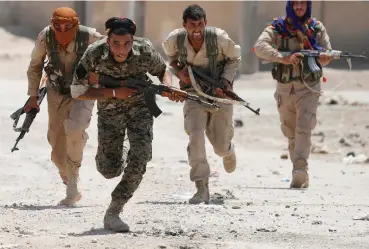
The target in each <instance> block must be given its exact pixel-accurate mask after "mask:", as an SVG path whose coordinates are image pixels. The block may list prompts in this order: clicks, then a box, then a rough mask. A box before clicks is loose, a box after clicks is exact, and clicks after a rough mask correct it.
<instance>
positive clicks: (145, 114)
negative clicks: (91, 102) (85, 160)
mask: <svg viewBox="0 0 369 249" xmlns="http://www.w3.org/2000/svg"><path fill="white" fill-rule="evenodd" d="M105 28H106V30H107V32H108V38H107V39H106V40H102V41H99V42H96V43H95V44H93V45H91V46H90V47H89V48H88V49H87V51H86V53H85V54H84V56H83V57H82V59H81V61H80V64H79V65H78V66H77V69H76V72H75V76H74V80H73V85H72V88H71V89H72V96H73V97H74V98H77V99H98V101H97V107H98V143H99V144H98V149H97V155H96V165H97V169H98V171H99V172H100V173H101V174H102V175H103V176H104V177H105V178H107V179H110V178H113V177H117V176H119V175H121V173H122V172H123V170H124V174H123V177H122V180H121V181H120V182H119V184H118V185H117V186H116V188H115V189H114V191H113V192H112V194H111V196H112V201H111V203H110V206H109V207H108V209H107V211H106V214H105V217H104V227H105V228H106V229H110V230H113V231H116V232H127V231H129V227H128V225H127V224H125V223H124V222H123V221H122V220H121V219H120V218H119V213H120V212H122V209H123V206H124V205H125V204H126V203H127V202H128V200H129V199H130V198H131V197H132V196H133V193H134V192H135V191H136V189H137V188H138V186H139V184H140V182H141V181H142V178H143V175H144V174H145V172H146V164H147V163H148V162H149V161H150V160H151V158H152V140H153V116H152V114H151V113H150V111H149V109H148V108H147V106H146V104H145V100H144V96H143V94H142V93H138V94H137V93H136V94H135V96H132V97H130V95H132V94H133V93H135V91H134V90H130V89H128V88H125V87H120V88H114V89H112V88H104V87H103V86H102V85H104V84H102V82H99V80H100V79H101V78H99V77H98V76H99V74H104V75H107V76H110V80H112V81H117V82H118V84H119V82H123V85H124V79H125V78H127V77H133V78H136V79H141V80H146V79H148V76H147V75H146V73H150V74H151V75H153V76H157V77H158V78H159V80H160V81H161V82H163V83H165V84H166V85H171V82H170V77H168V76H169V75H168V74H167V72H166V64H165V61H164V59H163V58H162V57H161V56H160V54H159V53H158V52H157V51H156V50H155V48H154V47H153V45H152V43H151V42H150V41H149V40H148V39H145V38H140V37H136V36H134V34H135V32H136V26H135V24H134V23H133V22H132V20H130V19H127V18H117V17H113V18H110V19H109V20H107V21H106V23H105ZM86 79H88V83H87V82H86ZM99 83H101V84H99ZM95 84H99V85H95ZM91 85H95V86H94V87H92V86H91ZM167 97H169V98H170V99H171V100H176V101H178V100H180V101H183V99H179V97H178V96H167ZM126 130H127V135H128V139H129V144H130V150H129V152H128V158H127V166H126V167H125V168H124V164H125V157H127V155H126V153H125V152H124V151H123V142H124V136H125V134H126Z"/></svg>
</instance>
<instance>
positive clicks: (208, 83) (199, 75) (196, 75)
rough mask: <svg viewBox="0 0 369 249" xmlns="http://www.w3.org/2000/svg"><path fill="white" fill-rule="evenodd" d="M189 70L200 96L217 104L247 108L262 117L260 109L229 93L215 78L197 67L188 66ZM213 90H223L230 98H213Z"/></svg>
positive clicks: (231, 91) (194, 86) (231, 92)
mask: <svg viewBox="0 0 369 249" xmlns="http://www.w3.org/2000/svg"><path fill="white" fill-rule="evenodd" d="M187 68H188V74H189V76H190V79H191V84H192V86H193V88H194V89H195V91H196V92H197V93H198V94H199V95H201V96H203V97H205V98H208V99H211V100H214V101H215V102H220V103H224V104H231V105H234V104H238V105H243V106H244V107H246V108H247V109H249V110H250V111H252V112H253V113H255V114H256V115H260V108H258V109H256V110H255V109H253V108H251V107H250V104H249V103H248V102H246V101H245V100H243V99H242V98H241V97H240V96H238V95H237V94H236V93H235V92H234V91H233V90H230V91H229V90H228V89H227V86H226V85H225V84H223V83H222V82H220V81H217V80H214V79H213V78H211V77H210V76H208V75H207V74H205V73H203V72H202V71H201V70H199V69H197V68H196V67H191V66H187ZM196 79H197V80H199V81H200V83H201V85H202V86H204V87H205V88H206V89H207V90H206V93H204V91H203V90H202V87H201V86H200V85H199V84H198V83H197V81H196ZM213 88H220V89H222V91H223V92H224V93H225V95H226V96H227V97H228V98H218V97H214V96H211V95H210V94H211V91H212V89H213Z"/></svg>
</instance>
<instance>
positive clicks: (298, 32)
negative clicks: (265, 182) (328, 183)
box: [254, 1, 331, 188]
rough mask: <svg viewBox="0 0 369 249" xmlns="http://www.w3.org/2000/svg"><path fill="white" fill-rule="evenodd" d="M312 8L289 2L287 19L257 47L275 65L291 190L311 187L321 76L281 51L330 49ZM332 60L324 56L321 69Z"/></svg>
mask: <svg viewBox="0 0 369 249" xmlns="http://www.w3.org/2000/svg"><path fill="white" fill-rule="evenodd" d="M311 6H312V2H311V1H287V6H286V11H287V15H286V17H280V18H275V19H274V20H273V22H272V23H271V24H270V25H268V26H267V27H266V28H265V29H264V31H263V32H262V34H261V35H260V37H259V39H258V40H257V41H256V44H255V47H254V49H255V53H256V55H257V56H258V57H260V58H261V59H264V60H267V61H271V62H273V63H274V68H273V71H272V74H273V78H274V79H275V80H276V81H277V82H278V84H277V89H276V92H275V95H274V97H275V99H276V102H277V107H278V112H279V116H280V122H281V130H282V133H283V134H284V136H285V137H287V138H288V144H289V145H288V148H289V154H290V159H291V161H292V163H293V170H292V177H293V179H292V182H291V185H290V187H291V188H308V187H309V175H308V161H307V160H308V157H309V154H310V148H311V131H312V130H313V129H314V128H315V126H316V123H317V119H316V112H317V107H318V101H319V95H320V94H319V91H320V87H321V86H320V78H321V76H322V75H321V74H320V75H314V74H313V73H311V72H309V71H308V74H307V75H306V71H303V70H302V67H301V65H300V61H301V57H302V55H301V54H300V53H293V54H291V55H288V56H282V54H281V53H280V51H299V50H301V49H311V50H320V49H331V44H330V41H329V36H328V34H327V31H326V29H325V27H324V26H323V23H321V22H319V21H317V20H315V19H313V18H311ZM330 61H331V58H330V57H329V56H327V55H325V54H322V55H321V56H320V58H319V59H318V60H317V62H318V64H320V68H321V66H325V65H327V64H328V63H329V62H330ZM305 66H307V65H305ZM321 73H322V71H321Z"/></svg>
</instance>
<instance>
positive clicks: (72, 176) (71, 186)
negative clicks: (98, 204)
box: [59, 167, 82, 206]
mask: <svg viewBox="0 0 369 249" xmlns="http://www.w3.org/2000/svg"><path fill="white" fill-rule="evenodd" d="M78 177H79V168H77V169H72V168H71V167H68V180H67V191H66V192H67V197H66V198H65V199H63V200H61V201H60V202H59V205H65V206H73V205H74V204H75V203H76V202H78V201H79V200H81V198H82V195H81V193H80V191H79V189H78Z"/></svg>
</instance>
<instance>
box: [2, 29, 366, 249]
mask: <svg viewBox="0 0 369 249" xmlns="http://www.w3.org/2000/svg"><path fill="white" fill-rule="evenodd" d="M32 46H33V41H30V40H27V39H23V38H19V37H14V36H12V35H11V34H8V33H7V32H5V31H4V30H2V29H0V47H1V51H0V63H1V66H0V87H1V88H0V89H1V91H0V98H1V108H0V118H1V119H0V120H1V129H0V134H1V140H0V146H1V147H0V149H1V155H0V158H1V163H0V165H1V171H2V173H1V174H0V217H1V219H0V248H1V249H4V248H22V249H23V248H40V249H46V248H54V249H57V248H80V249H82V248H101V249H108V248H109V249H111V248H129V249H133V248H134V249H136V248H140V249H149V248H150V249H151V248H168V249H169V248H180V249H195V248H201V249H210V248H211V249H215V248H217V249H218V248H219V249H241V248H245V249H246V248H272V249H274V248H294V249H295V248H334V249H337V248H347V249H351V248H363V249H364V248H369V223H368V222H369V221H368V220H369V219H366V220H365V219H364V218H365V217H364V216H365V215H368V214H369V194H368V189H369V181H368V167H369V164H368V163H365V162H363V161H365V160H366V156H369V151H368V142H369V115H368V112H369V108H368V104H369V99H368V97H367V96H368V93H369V92H368V91H369V85H368V84H367V78H368V77H369V70H368V71H352V72H347V71H336V70H332V69H327V70H326V71H325V72H326V75H325V76H326V77H327V78H328V82H327V83H326V84H324V86H323V89H324V90H325V91H326V95H324V96H323V97H322V100H321V105H320V106H319V111H318V119H319V123H318V125H317V128H316V129H315V130H314V136H313V144H314V146H313V153H312V154H311V160H310V178H311V187H310V188H309V189H308V190H290V189H289V184H290V180H291V168H292V167H291V164H290V162H289V160H286V159H281V155H282V154H285V153H287V150H286V148H287V141H286V139H285V138H284V137H283V136H282V133H281V131H280V126H279V119H278V114H277V110H276V107H275V103H274V99H273V92H274V87H275V83H274V82H273V81H272V80H271V77H270V73H269V72H267V73H257V74H254V75H250V76H242V77H241V78H240V79H238V81H237V82H236V91H237V92H238V93H239V94H240V95H241V96H243V97H244V98H245V99H246V100H248V101H249V102H250V103H251V104H252V106H253V107H255V108H257V107H260V108H261V115H260V116H256V115H254V114H253V113H251V112H250V111H248V110H247V109H246V108H244V107H240V106H235V115H234V119H235V123H237V124H238V125H239V124H241V123H242V125H240V126H237V127H236V128H235V138H234V141H235V144H236V151H237V156H238V166H237V170H236V171H235V172H234V173H233V174H227V173H225V171H224V170H223V168H222V161H221V159H220V158H218V157H217V156H216V155H215V154H214V153H213V151H212V148H211V146H210V145H209V143H208V142H207V153H208V158H209V162H210V163H211V166H212V170H213V173H212V177H211V178H210V179H211V182H210V191H211V195H212V201H211V204H209V205H198V206H192V205H188V204H186V201H187V199H188V198H190V196H191V195H192V194H193V192H194V191H195V188H194V184H193V183H191V182H190V181H189V166H188V163H187V155H186V146H187V142H188V141H187V137H186V134H185V133H184V131H183V117H182V104H179V103H173V102H169V101H167V100H165V99H162V98H158V105H159V106H160V108H161V109H162V110H163V112H164V113H163V115H161V116H160V117H159V118H157V119H156V120H155V127H154V129H155V130H154V142H153V160H152V161H151V162H150V163H149V165H148V169H147V173H146V175H145V178H144V180H143V182H142V184H141V186H140V187H139V189H138V190H137V192H136V193H135V195H134V197H133V198H132V199H131V200H130V202H129V203H128V205H127V206H126V208H125V209H124V212H123V214H122V218H124V220H125V221H126V222H128V223H129V224H130V226H131V230H132V231H131V232H130V233H128V234H115V233H110V232H109V231H106V230H104V229H103V225H102V219H103V215H104V212H105V209H106V208H107V206H108V204H109V201H110V193H111V191H112V190H113V189H114V187H115V186H116V184H117V183H118V181H119V180H120V177H118V178H115V179H112V180H106V179H104V178H103V177H102V176H101V175H100V174H99V173H98V172H97V171H96V168H95V162H94V156H95V152H96V148H97V128H96V110H95V111H94V116H93V120H92V123H91V126H90V127H89V129H88V132H89V135H90V139H89V141H88V145H87V146H86V150H85V156H84V160H83V166H82V169H81V189H82V193H83V199H82V200H81V201H80V202H79V204H78V205H77V206H76V207H74V208H66V207H60V206H57V205H56V204H57V203H58V201H59V200H60V199H62V198H63V197H64V193H65V186H64V185H63V184H62V183H61V181H60V179H59V176H58V173H57V170H56V167H55V166H54V165H53V164H52V163H51V161H50V148H49V145H48V143H47V139H46V130H47V112H46V106H47V103H46V101H45V103H43V104H42V106H41V109H42V111H41V112H40V113H39V115H38V116H37V118H36V120H35V121H34V123H33V125H32V128H31V132H30V133H28V134H27V135H26V137H25V139H24V140H22V141H21V142H20V145H19V148H20V151H17V152H14V153H11V152H10V149H11V147H12V146H13V143H14V141H15V139H16V136H17V135H18V134H15V133H14V132H13V130H12V121H11V119H10V118H9V115H10V114H11V113H12V112H13V111H14V110H16V109H17V108H19V107H20V106H21V105H23V104H24V101H25V100H26V98H27V96H26V88H27V83H26V82H27V79H26V69H27V65H28V60H29V55H30V52H31V49H32ZM354 65H355V63H354ZM338 84H340V85H339V86H338V87H337V88H336V89H335V90H331V89H332V88H333V87H335V86H337V85H338ZM350 152H352V153H351V154H354V155H355V156H358V157H350V158H346V155H347V154H348V153H350ZM360 160H361V161H360ZM361 217H364V218H363V219H362V220H360V219H358V218H361Z"/></svg>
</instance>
